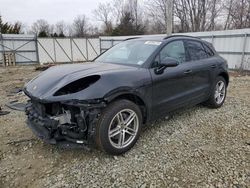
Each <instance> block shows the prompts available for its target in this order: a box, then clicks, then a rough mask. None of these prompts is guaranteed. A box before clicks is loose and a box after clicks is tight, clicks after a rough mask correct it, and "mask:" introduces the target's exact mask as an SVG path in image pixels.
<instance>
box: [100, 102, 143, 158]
mask: <svg viewBox="0 0 250 188" xmlns="http://www.w3.org/2000/svg"><path fill="white" fill-rule="evenodd" d="M141 124H142V115H141V110H140V108H139V107H138V106H137V105H136V104H134V103H133V102H131V101H128V100H119V101H115V102H113V103H111V104H110V105H109V106H108V107H107V108H106V109H105V110H104V111H103V113H102V115H101V117H100V119H99V122H98V125H97V130H96V133H97V134H96V143H97V145H98V146H99V148H101V149H102V150H104V151H106V152H107V153H110V154H113V155H119V154H122V153H125V152H126V151H128V150H129V149H131V148H132V147H133V146H134V144H135V143H136V141H137V139H138V137H139V135H140V131H141Z"/></svg>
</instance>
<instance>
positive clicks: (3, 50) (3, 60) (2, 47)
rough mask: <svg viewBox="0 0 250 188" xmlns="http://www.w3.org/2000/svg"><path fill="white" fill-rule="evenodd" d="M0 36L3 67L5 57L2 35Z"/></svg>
mask: <svg viewBox="0 0 250 188" xmlns="http://www.w3.org/2000/svg"><path fill="white" fill-rule="evenodd" d="M0 35H1V37H0V39H1V46H2V49H3V50H2V54H3V65H4V66H5V57H4V53H5V52H4V45H3V35H2V34H0Z"/></svg>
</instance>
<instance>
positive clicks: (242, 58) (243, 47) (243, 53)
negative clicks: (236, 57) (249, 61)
mask: <svg viewBox="0 0 250 188" xmlns="http://www.w3.org/2000/svg"><path fill="white" fill-rule="evenodd" d="M246 43H247V33H245V35H244V39H243V46H242V54H241V64H240V71H243V69H244V67H243V64H244V57H245V51H246Z"/></svg>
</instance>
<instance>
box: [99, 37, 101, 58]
mask: <svg viewBox="0 0 250 188" xmlns="http://www.w3.org/2000/svg"><path fill="white" fill-rule="evenodd" d="M99 45H100V53H99V55H100V54H101V53H102V39H101V38H100V37H99Z"/></svg>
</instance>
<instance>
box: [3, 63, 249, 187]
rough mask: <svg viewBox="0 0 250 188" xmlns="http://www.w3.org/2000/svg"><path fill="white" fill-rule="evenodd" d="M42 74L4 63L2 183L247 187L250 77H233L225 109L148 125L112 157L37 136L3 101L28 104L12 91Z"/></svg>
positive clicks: (176, 116)
mask: <svg viewBox="0 0 250 188" xmlns="http://www.w3.org/2000/svg"><path fill="white" fill-rule="evenodd" d="M38 73H39V72H38V71H34V67H32V66H25V67H12V68H2V67H0V96H1V97H0V106H1V107H2V108H3V110H9V111H10V114H8V115H4V116H0V188H5V187H21V188H22V187H144V188H145V187H250V76H235V75H234V76H232V77H231V78H230V86H229V88H228V96H227V99H226V102H225V104H224V106H223V107H222V108H220V109H209V108H207V107H204V106H202V105H198V106H196V107H193V108H190V109H184V110H181V111H178V112H176V113H175V114H174V115H173V116H172V117H171V118H170V119H168V120H164V119H163V120H159V121H157V122H155V123H153V124H152V125H148V126H147V127H146V128H145V130H144V131H143V133H142V135H141V138H140V139H139V141H138V143H137V144H136V145H135V147H134V148H133V149H132V150H131V151H130V152H128V153H126V154H125V155H122V156H118V157H113V156H109V155H107V154H105V153H102V152H100V151H97V150H93V151H82V150H73V149H71V150H70V149H68V150H63V149H59V148H56V147H55V146H51V145H47V144H44V143H43V142H41V141H40V140H38V139H37V138H36V137H35V136H34V135H33V133H32V132H31V130H30V129H29V128H28V127H27V126H26V124H25V114H24V113H23V112H18V111H13V110H10V109H8V108H7V107H5V106H4V105H5V104H6V103H7V102H9V101H12V100H15V99H18V100H20V101H25V100H26V97H25V96H23V95H21V94H18V95H14V96H10V95H9V91H11V90H12V89H14V88H16V87H21V86H23V84H24V83H25V82H27V81H28V80H30V79H31V78H33V77H34V76H36V75H37V74H38Z"/></svg>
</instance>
